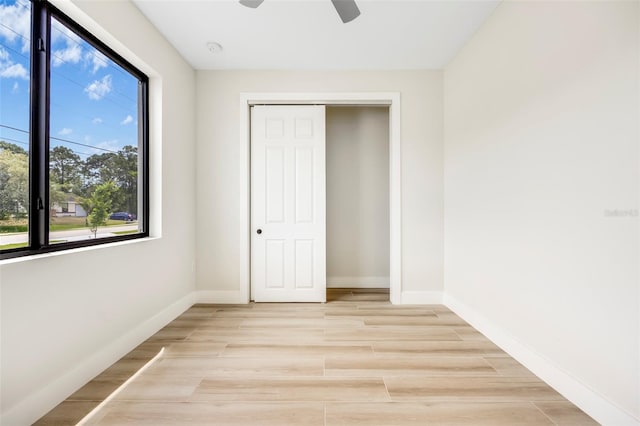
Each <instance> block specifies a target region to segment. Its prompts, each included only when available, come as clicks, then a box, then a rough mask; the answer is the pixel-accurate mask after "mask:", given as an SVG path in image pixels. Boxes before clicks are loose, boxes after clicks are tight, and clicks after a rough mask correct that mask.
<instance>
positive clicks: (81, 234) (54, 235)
mask: <svg viewBox="0 0 640 426" xmlns="http://www.w3.org/2000/svg"><path fill="white" fill-rule="evenodd" d="M137 229H138V224H137V223H132V224H129V225H119V226H108V227H102V228H98V238H104V237H112V236H114V235H116V234H114V232H123V231H135V230H137ZM90 238H93V232H91V231H90V230H89V229H88V228H83V229H70V230H68V231H54V232H51V233H50V234H49V240H51V241H54V240H64V241H79V240H87V239H90ZM27 239H28V235H27V234H26V233H22V234H9V235H3V234H0V246H3V245H5V244H19V243H26V242H27Z"/></svg>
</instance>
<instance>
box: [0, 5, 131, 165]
mask: <svg viewBox="0 0 640 426" xmlns="http://www.w3.org/2000/svg"><path fill="white" fill-rule="evenodd" d="M29 7H30V6H29V1H28V0H0V125H3V126H9V127H13V128H16V129H20V130H28V126H29V43H30V41H29V38H30V22H31V21H30V19H31V18H30V11H29ZM51 39H52V41H51V51H52V52H51V123H50V136H51V137H52V138H53V139H52V140H51V147H52V148H53V147H55V146H65V147H67V148H69V149H72V150H73V151H75V152H76V153H77V154H78V155H80V157H81V158H82V159H85V158H86V157H87V156H88V155H91V154H96V153H104V152H109V151H117V150H118V149H120V148H122V147H123V146H125V145H133V146H137V140H138V130H137V123H138V112H137V92H138V81H137V79H135V78H133V77H132V76H131V75H129V74H128V73H127V72H126V71H124V70H123V69H122V68H121V67H120V66H118V65H116V64H114V63H113V62H112V61H110V60H109V59H107V58H106V57H105V56H104V55H103V54H101V53H100V52H99V51H97V50H96V49H95V48H93V47H92V46H91V45H89V44H88V43H86V42H85V41H83V40H82V39H80V37H78V36H77V35H76V34H75V33H73V32H72V31H70V30H69V29H68V28H66V27H64V26H63V25H61V24H60V23H59V22H57V21H54V22H53V25H52V30H51ZM56 138H57V139H64V140H66V141H70V142H65V141H61V140H57V139H56ZM0 139H4V140H7V141H8V142H12V143H16V144H18V145H20V146H22V147H23V148H25V149H26V148H27V147H28V146H27V145H25V144H26V143H27V142H28V141H29V136H28V134H26V133H23V132H20V131H16V130H11V129H7V128H6V127H2V126H0ZM80 144H82V145H80Z"/></svg>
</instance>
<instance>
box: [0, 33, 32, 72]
mask: <svg viewBox="0 0 640 426" xmlns="http://www.w3.org/2000/svg"><path fill="white" fill-rule="evenodd" d="M0 28H2V26H1V25H0ZM0 77H2V78H21V79H23V80H28V79H29V72H28V71H27V70H26V68H25V67H24V66H23V65H22V64H16V63H15V62H13V61H12V60H11V55H10V54H9V52H7V51H6V50H5V49H3V48H2V47H0Z"/></svg>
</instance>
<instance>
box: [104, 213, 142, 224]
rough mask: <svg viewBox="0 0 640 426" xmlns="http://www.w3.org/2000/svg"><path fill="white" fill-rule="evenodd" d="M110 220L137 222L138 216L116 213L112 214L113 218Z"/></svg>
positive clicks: (110, 217)
mask: <svg viewBox="0 0 640 426" xmlns="http://www.w3.org/2000/svg"><path fill="white" fill-rule="evenodd" d="M109 219H111V220H124V221H125V222H131V221H134V220H136V215H135V214H132V213H127V212H116V213H112V214H111V216H109Z"/></svg>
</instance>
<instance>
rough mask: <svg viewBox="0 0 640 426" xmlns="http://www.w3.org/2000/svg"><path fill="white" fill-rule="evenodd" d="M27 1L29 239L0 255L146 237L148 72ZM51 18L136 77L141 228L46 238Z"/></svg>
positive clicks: (38, 2)
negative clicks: (78, 237)
mask: <svg viewBox="0 0 640 426" xmlns="http://www.w3.org/2000/svg"><path fill="white" fill-rule="evenodd" d="M30 4H31V33H30V34H31V54H30V67H31V69H30V77H29V80H30V82H29V86H30V100H29V102H30V109H29V111H30V112H29V115H30V117H29V132H30V133H29V208H28V212H29V215H28V224H29V226H28V233H27V234H28V244H27V246H25V247H19V248H13V249H7V250H2V251H0V260H2V259H10V258H15V257H22V256H32V255H37V254H42V253H49V252H57V251H64V250H71V249H76V248H81V247H91V246H98V245H102V244H108V243H114V242H120V241H128V240H135V239H140V238H147V237H149V77H148V76H147V75H146V74H145V73H143V72H142V71H140V70H139V69H138V68H137V67H135V66H134V65H132V64H131V63H130V62H129V61H127V60H126V59H125V58H123V57H122V56H121V55H120V54H118V53H117V52H116V51H115V50H113V49H112V48H111V47H109V46H108V45H107V44H106V43H104V42H102V41H101V40H100V39H99V38H98V37H96V36H94V35H93V34H92V33H91V32H89V31H88V30H87V29H85V28H84V27H82V26H81V25H80V24H78V23H77V22H75V21H74V20H73V19H71V18H70V17H68V16H67V15H66V14H64V13H63V12H62V11H60V10H59V9H58V8H57V7H55V6H54V5H52V4H51V3H49V2H48V1H46V0H30ZM54 18H55V19H56V20H57V21H59V22H60V23H61V24H63V25H64V26H66V27H68V28H69V29H71V30H72V31H73V32H75V33H76V34H77V35H78V36H79V37H80V38H81V39H82V40H83V41H84V42H86V43H88V44H89V45H91V46H92V47H93V48H95V49H97V50H98V51H99V52H101V53H102V54H104V55H105V56H106V57H107V58H108V59H109V60H111V61H112V62H114V63H115V64H117V65H119V66H120V67H122V68H123V69H124V70H125V71H126V72H128V73H129V74H131V75H132V76H133V77H134V78H136V79H137V80H138V167H139V168H141V172H142V176H138V185H139V186H142V193H141V196H140V198H141V199H139V202H141V203H142V206H138V212H136V214H137V216H138V221H139V222H140V221H142V229H141V230H140V231H139V232H136V233H132V234H126V235H117V236H113V237H101V238H96V239H87V240H80V241H72V242H64V243H56V244H50V242H49V216H50V214H51V212H50V209H49V148H50V147H49V132H50V130H49V118H50V110H51V108H50V107H51V104H50V99H49V93H50V75H51V21H52V19H54ZM140 166H141V167H140ZM139 191H140V190H139Z"/></svg>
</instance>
